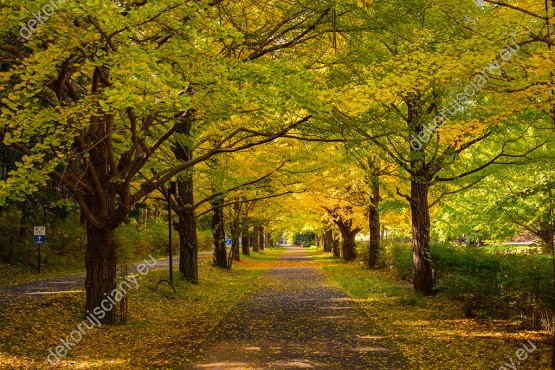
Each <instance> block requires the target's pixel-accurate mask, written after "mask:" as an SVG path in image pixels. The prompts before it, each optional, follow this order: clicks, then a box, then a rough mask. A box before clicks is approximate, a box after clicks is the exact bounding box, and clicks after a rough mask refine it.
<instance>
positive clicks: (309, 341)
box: [186, 247, 408, 369]
mask: <svg viewBox="0 0 555 370" xmlns="http://www.w3.org/2000/svg"><path fill="white" fill-rule="evenodd" d="M281 261H282V262H288V263H278V264H277V265H285V266H282V267H275V268H272V269H270V271H269V272H268V274H267V275H266V276H265V279H267V281H266V284H264V288H262V289H260V290H259V291H257V292H256V293H255V294H254V295H253V296H252V297H251V298H250V299H247V300H245V301H243V302H241V303H240V304H239V305H238V306H237V307H236V308H235V309H234V310H233V311H232V312H231V313H230V314H229V315H228V316H227V318H226V319H225V320H224V321H225V322H224V323H223V324H221V325H220V327H219V328H218V329H217V330H216V331H214V332H213V333H212V334H211V336H209V337H208V339H207V340H206V341H205V342H204V345H203V347H202V348H200V349H199V352H200V353H201V355H199V359H198V360H197V361H196V362H195V363H193V364H191V365H188V366H187V367H186V368H187V369H301V368H319V369H407V368H408V367H407V366H406V365H405V363H404V360H403V358H402V356H401V355H400V354H399V353H397V352H396V351H394V350H392V349H391V348H389V347H388V342H387V340H386V339H385V338H383V337H382V336H381V335H380V334H379V333H378V332H377V330H376V328H375V327H374V326H373V325H372V323H371V321H370V320H369V318H368V317H367V316H366V315H365V314H364V313H363V311H362V310H361V309H360V308H358V307H357V306H356V304H355V303H354V302H352V301H351V300H350V299H349V298H348V297H347V295H346V294H345V293H344V292H343V291H342V290H341V289H340V288H338V287H337V286H336V285H334V284H332V283H330V282H329V280H327V279H326V277H325V276H324V274H323V273H322V272H320V271H319V270H318V268H317V267H316V266H311V265H310V261H311V259H310V257H308V255H307V253H306V252H305V251H304V250H303V249H302V248H296V247H288V248H287V249H286V251H285V252H284V253H283V255H282V257H281ZM202 353H203V354H205V355H204V356H202Z"/></svg>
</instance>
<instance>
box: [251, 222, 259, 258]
mask: <svg viewBox="0 0 555 370" xmlns="http://www.w3.org/2000/svg"><path fill="white" fill-rule="evenodd" d="M258 228H259V226H258V225H255V226H254V228H253V231H252V251H253V252H258V251H259V250H260V248H259V246H260V245H259V244H258V243H259V240H260V239H259V238H258V235H259V232H258Z"/></svg>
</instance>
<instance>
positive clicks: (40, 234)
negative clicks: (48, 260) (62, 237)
mask: <svg viewBox="0 0 555 370" xmlns="http://www.w3.org/2000/svg"><path fill="white" fill-rule="evenodd" d="M33 235H34V237H35V244H38V247H39V273H40V259H41V257H40V246H41V244H44V243H45V242H46V226H35V227H34V228H33Z"/></svg>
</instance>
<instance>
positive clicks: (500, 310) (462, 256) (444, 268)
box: [384, 243, 555, 329]
mask: <svg viewBox="0 0 555 370" xmlns="http://www.w3.org/2000/svg"><path fill="white" fill-rule="evenodd" d="M384 257H385V258H386V260H387V262H388V265H389V266H391V267H392V268H394V269H395V270H396V271H397V273H398V274H399V276H400V277H401V278H402V279H408V280H410V279H412V250H411V248H410V246H409V245H406V244H399V243H395V244H392V245H388V246H387V248H386V252H385V256H384ZM431 260H432V270H433V276H434V281H435V286H436V289H437V290H438V291H439V292H440V294H445V295H447V296H449V297H451V298H453V299H456V300H460V301H461V302H464V312H465V314H466V315H467V316H469V317H474V316H494V317H514V316H518V317H521V318H522V319H523V322H524V323H525V324H526V325H527V326H530V327H533V328H543V329H550V326H551V324H552V322H553V312H555V297H554V295H553V286H552V282H553V276H552V266H551V261H550V260H549V258H547V257H546V256H541V255H510V254H497V253H486V252H483V251H480V250H477V249H476V248H472V249H469V248H455V247H452V246H450V245H446V244H435V245H432V246H431Z"/></svg>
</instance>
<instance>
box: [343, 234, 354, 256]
mask: <svg viewBox="0 0 555 370" xmlns="http://www.w3.org/2000/svg"><path fill="white" fill-rule="evenodd" d="M355 236H356V233H342V234H341V237H342V239H343V240H342V243H341V257H343V259H344V260H345V261H352V260H354V259H355V258H356V248H355Z"/></svg>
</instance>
